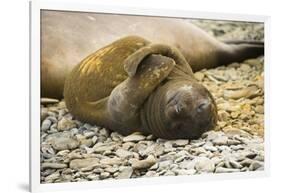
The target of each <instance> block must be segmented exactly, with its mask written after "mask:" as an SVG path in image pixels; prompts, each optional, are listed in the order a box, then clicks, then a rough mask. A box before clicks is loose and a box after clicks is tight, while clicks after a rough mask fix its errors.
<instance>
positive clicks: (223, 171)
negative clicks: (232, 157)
mask: <svg viewBox="0 0 281 193" xmlns="http://www.w3.org/2000/svg"><path fill="white" fill-rule="evenodd" d="M239 171H240V170H239V169H235V168H224V167H217V168H216V170H215V173H232V172H239Z"/></svg>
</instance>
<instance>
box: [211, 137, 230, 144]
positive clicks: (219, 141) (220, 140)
mask: <svg viewBox="0 0 281 193" xmlns="http://www.w3.org/2000/svg"><path fill="white" fill-rule="evenodd" d="M227 141H228V138H227V136H218V137H217V138H215V139H214V140H213V143H214V145H226V144H227Z"/></svg>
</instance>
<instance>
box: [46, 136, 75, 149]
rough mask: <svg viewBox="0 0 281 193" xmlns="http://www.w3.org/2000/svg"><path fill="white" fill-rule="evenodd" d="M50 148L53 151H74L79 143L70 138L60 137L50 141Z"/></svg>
mask: <svg viewBox="0 0 281 193" xmlns="http://www.w3.org/2000/svg"><path fill="white" fill-rule="evenodd" d="M51 144H52V147H53V148H54V149H55V150H58V151H60V150H66V149H75V148H77V147H78V146H79V142H78V141H77V140H75V139H73V138H70V137H61V138H57V139H56V140H52V142H51Z"/></svg>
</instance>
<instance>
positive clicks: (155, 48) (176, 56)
mask: <svg viewBox="0 0 281 193" xmlns="http://www.w3.org/2000/svg"><path fill="white" fill-rule="evenodd" d="M151 54H159V55H162V56H166V57H169V58H172V59H173V60H174V61H175V63H176V64H177V66H179V67H180V66H184V68H183V70H184V71H186V72H188V73H192V69H191V68H190V66H189V65H188V63H187V61H186V60H185V58H184V56H183V55H182V54H181V53H180V52H179V51H178V50H177V49H176V48H173V47H171V46H168V45H165V44H151V45H148V46H145V47H142V48H140V49H139V50H137V51H136V52H135V53H133V54H132V55H130V56H129V57H128V58H127V59H126V60H125V61H124V69H125V71H126V72H127V74H128V75H129V76H130V77H132V76H134V75H135V73H136V72H137V69H138V67H139V65H140V64H141V61H142V60H143V59H145V58H146V57H147V56H149V55H151Z"/></svg>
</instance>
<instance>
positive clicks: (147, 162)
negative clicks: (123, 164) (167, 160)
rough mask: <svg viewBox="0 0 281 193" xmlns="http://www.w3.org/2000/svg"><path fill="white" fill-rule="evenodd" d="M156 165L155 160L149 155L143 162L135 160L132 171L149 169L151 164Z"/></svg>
mask: <svg viewBox="0 0 281 193" xmlns="http://www.w3.org/2000/svg"><path fill="white" fill-rule="evenodd" d="M155 163H156V159H155V157H154V156H152V155H149V156H148V157H147V158H146V159H144V160H137V161H134V162H133V163H132V167H133V169H145V168H149V167H151V166H152V165H153V164H155Z"/></svg>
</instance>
